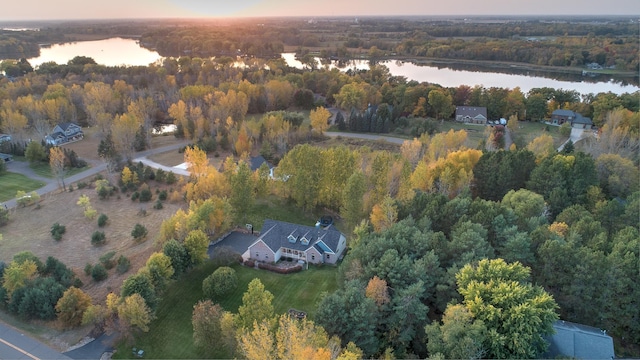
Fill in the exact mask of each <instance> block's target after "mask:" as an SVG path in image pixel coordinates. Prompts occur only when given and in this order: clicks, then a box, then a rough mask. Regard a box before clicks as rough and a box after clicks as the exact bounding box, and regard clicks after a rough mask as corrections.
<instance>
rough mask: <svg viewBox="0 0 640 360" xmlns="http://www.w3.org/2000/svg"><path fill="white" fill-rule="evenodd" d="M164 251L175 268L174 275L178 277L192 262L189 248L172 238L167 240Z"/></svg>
mask: <svg viewBox="0 0 640 360" xmlns="http://www.w3.org/2000/svg"><path fill="white" fill-rule="evenodd" d="M162 252H163V253H164V254H165V255H167V256H168V257H169V259H170V260H171V267H172V268H173V271H174V273H173V277H177V276H179V275H181V274H182V273H184V272H185V271H186V270H187V269H188V268H189V266H190V264H191V258H190V257H189V253H188V252H187V249H186V248H185V247H184V245H182V244H181V243H179V242H178V241H176V240H175V239H171V240H169V241H167V242H166V243H165V244H164V246H163V247H162Z"/></svg>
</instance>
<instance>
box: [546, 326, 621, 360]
mask: <svg viewBox="0 0 640 360" xmlns="http://www.w3.org/2000/svg"><path fill="white" fill-rule="evenodd" d="M553 328H554V330H555V331H556V333H555V334H553V336H551V337H550V338H549V350H548V351H547V353H546V354H545V355H544V357H545V358H555V357H557V356H565V357H571V358H579V359H613V358H614V357H615V353H614V350H613V339H612V338H611V336H609V335H607V333H606V331H603V330H600V329H598V328H594V327H591V326H587V325H582V324H576V323H572V322H568V321H564V320H558V321H556V322H555V323H554V324H553Z"/></svg>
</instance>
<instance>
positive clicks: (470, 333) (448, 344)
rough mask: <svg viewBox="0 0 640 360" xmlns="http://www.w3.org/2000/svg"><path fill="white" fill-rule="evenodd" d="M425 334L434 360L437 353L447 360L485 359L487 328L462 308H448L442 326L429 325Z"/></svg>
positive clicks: (456, 306) (459, 306) (436, 324)
mask: <svg viewBox="0 0 640 360" xmlns="http://www.w3.org/2000/svg"><path fill="white" fill-rule="evenodd" d="M425 332H426V334H427V339H428V343H427V349H428V350H429V355H430V357H431V358H436V357H438V354H439V355H440V356H443V357H444V358H446V359H482V358H484V357H485V356H486V350H485V348H484V344H485V342H486V338H487V328H486V327H485V326H484V322H483V321H482V320H477V319H474V318H473V315H472V314H471V313H470V312H469V310H468V309H467V308H466V307H464V306H463V305H459V304H458V305H450V306H447V310H446V311H445V313H444V316H443V317H442V324H438V323H433V324H431V325H427V327H426V328H425Z"/></svg>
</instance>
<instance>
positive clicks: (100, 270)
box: [91, 264, 109, 281]
mask: <svg viewBox="0 0 640 360" xmlns="http://www.w3.org/2000/svg"><path fill="white" fill-rule="evenodd" d="M107 276H109V274H108V273H107V269H105V268H104V266H102V265H101V264H96V265H95V266H94V267H93V269H91V277H92V278H93V280H95V281H102V280H104V279H106V278H107Z"/></svg>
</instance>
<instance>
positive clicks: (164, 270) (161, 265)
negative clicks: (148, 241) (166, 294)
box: [143, 252, 174, 292]
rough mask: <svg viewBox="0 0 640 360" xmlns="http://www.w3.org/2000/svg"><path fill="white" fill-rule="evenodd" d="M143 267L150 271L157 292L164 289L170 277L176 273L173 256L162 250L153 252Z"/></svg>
mask: <svg viewBox="0 0 640 360" xmlns="http://www.w3.org/2000/svg"><path fill="white" fill-rule="evenodd" d="M143 269H146V271H148V273H149V277H150V278H151V282H152V283H153V287H154V289H156V291H157V292H162V291H164V289H165V288H166V286H167V283H168V282H169V279H171V277H172V276H173V274H174V270H173V266H171V258H170V257H169V256H167V255H165V254H163V253H161V252H154V253H153V254H151V256H149V259H148V260H147V263H146V265H145V267H144V268H143Z"/></svg>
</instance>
